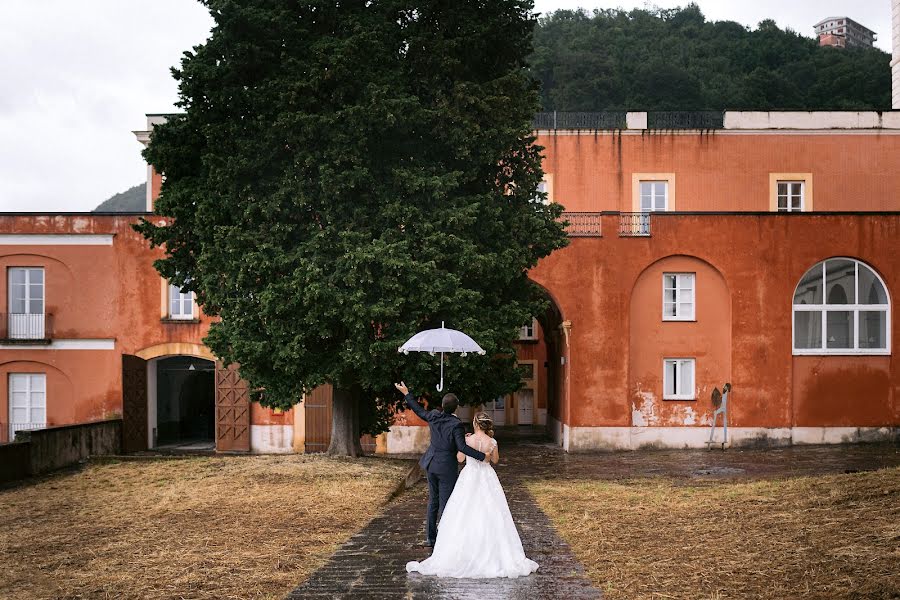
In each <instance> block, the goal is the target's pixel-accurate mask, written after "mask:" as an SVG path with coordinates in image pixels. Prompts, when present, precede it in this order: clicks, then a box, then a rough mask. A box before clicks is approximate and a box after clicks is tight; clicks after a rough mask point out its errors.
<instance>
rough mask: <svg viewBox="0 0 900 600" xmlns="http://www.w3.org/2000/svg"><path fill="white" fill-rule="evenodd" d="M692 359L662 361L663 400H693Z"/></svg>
mask: <svg viewBox="0 0 900 600" xmlns="http://www.w3.org/2000/svg"><path fill="white" fill-rule="evenodd" d="M694 398H695V395H694V359H693V358H667V359H665V360H664V361H663V400H694Z"/></svg>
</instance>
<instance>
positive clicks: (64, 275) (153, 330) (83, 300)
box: [0, 215, 209, 425]
mask: <svg viewBox="0 0 900 600" xmlns="http://www.w3.org/2000/svg"><path fill="white" fill-rule="evenodd" d="M136 221H137V217H136V216H131V215H122V216H94V215H84V216H27V215H16V216H11V215H2V216H0V233H16V234H27V233H41V234H111V235H113V236H114V237H113V243H112V245H111V246H109V245H23V246H11V245H3V246H0V269H2V277H0V298H2V302H3V303H4V306H5V305H6V301H7V300H6V299H7V290H6V286H7V276H6V268H7V267H10V266H42V267H44V269H45V280H46V287H45V305H46V311H47V312H48V313H52V314H53V321H54V326H53V338H54V339H60V338H63V339H71V340H83V339H86V338H88V339H101V340H114V344H115V349H114V350H70V349H66V350H62V349H61V350H51V349H40V348H38V347H34V346H31V347H28V346H22V347H16V348H13V349H0V422H5V421H6V420H7V418H6V417H8V398H9V394H8V389H7V386H8V373H10V372H46V373H47V387H48V390H47V417H48V422H49V423H50V424H53V425H64V424H70V423H79V422H84V421H90V420H96V419H102V418H107V417H110V416H117V415H120V414H121V410H122V374H121V370H122V359H121V356H122V354H137V353H139V352H142V351H144V352H150V353H151V354H154V355H155V356H159V355H165V354H169V353H171V354H180V353H184V350H185V349H186V348H187V349H190V348H202V347H201V346H200V345H201V344H202V341H201V340H202V338H203V336H205V335H206V331H207V329H208V327H209V319H208V318H206V317H204V316H200V317H199V319H198V322H196V323H189V322H184V323H168V322H164V320H163V319H161V316H162V315H161V313H162V310H163V296H162V280H161V278H160V277H159V275H158V274H157V273H156V271H155V270H154V269H153V264H152V263H153V260H154V259H155V258H156V257H157V256H159V252H158V251H151V250H150V249H149V248H148V246H147V243H146V241H145V240H144V239H143V238H142V237H141V236H140V235H139V234H138V233H136V232H135V231H134V230H132V229H131V224H132V223H134V222H136ZM3 312H5V309H4V310H3Z"/></svg>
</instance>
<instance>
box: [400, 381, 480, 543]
mask: <svg viewBox="0 0 900 600" xmlns="http://www.w3.org/2000/svg"><path fill="white" fill-rule="evenodd" d="M394 387H396V388H397V389H398V390H400V393H401V394H403V396H404V397H405V399H406V405H407V406H408V407H409V408H410V409H412V411H413V412H414V413H416V415H418V417H419V418H420V419H422V420H423V421H427V422H428V428H429V429H430V430H431V445H430V446H428V450H427V451H426V452H425V455H424V456H422V460H420V461H419V464H420V465H421V466H422V468H423V469H425V472H426V473H427V474H428V533H427V537H426V540H425V546H427V547H429V548H433V547H434V542H435V540H436V539H437V519H438V515H439V514H441V513H443V512H444V506H445V505H446V504H447V499H448V498H449V497H450V494H451V493H453V487H454V486H455V485H456V478H457V477H458V476H459V465H458V464H457V462H456V453H457V452H462V453H463V454H465V455H467V456H471V457H472V458H474V459H477V460H483V461H487V460H489V459H488V458H487V457H486V456H485V454H484V453H483V452H479V451H478V450H475V449H474V448H470V447H469V446H467V445H466V432H465V429H463V424H462V422H461V421H460V420H459V417H457V416H456V415H454V414H453V413H455V412H456V407H457V406H459V400H458V399H457V398H456V396H454V395H453V394H447V395H446V396H444V399H443V400H442V401H441V408H442V409H443V410H431V411H427V410H425V409H424V408H423V407H422V405H421V404H419V403H418V402H416V399H415V397H413V395H412V394H410V393H409V388H407V387H406V384H405V383H403V382H402V381H401V382H400V383H395V384H394Z"/></svg>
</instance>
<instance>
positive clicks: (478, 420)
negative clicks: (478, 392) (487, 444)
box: [474, 412, 494, 437]
mask: <svg viewBox="0 0 900 600" xmlns="http://www.w3.org/2000/svg"><path fill="white" fill-rule="evenodd" d="M474 423H475V427H477V428H478V429H480V430H482V431H483V432H485V433H486V434H488V435H489V436H491V437H494V422H493V421H492V420H491V418H490V417H489V416H488V414H487V413H486V412H480V413H477V414H476V415H475V419H474Z"/></svg>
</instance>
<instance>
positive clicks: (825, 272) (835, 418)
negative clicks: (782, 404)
mask: <svg viewBox="0 0 900 600" xmlns="http://www.w3.org/2000/svg"><path fill="white" fill-rule="evenodd" d="M805 268H806V270H805V272H804V273H803V275H802V276H801V277H799V278H798V279H797V285H796V287H795V288H794V291H793V297H792V299H791V301H792V313H793V314H792V316H791V330H792V335H791V352H792V355H793V356H792V368H791V378H792V381H791V394H792V399H793V402H792V410H793V415H792V419H793V425H794V426H795V427H799V428H811V430H812V431H816V430H818V429H819V428H827V427H882V426H892V425H893V424H894V423H895V422H896V409H895V407H894V405H895V401H894V400H892V397H893V396H894V395H895V394H893V392H892V362H891V358H892V357H891V354H892V352H893V348H892V347H891V340H892V336H893V330H892V328H893V327H894V325H893V324H892V319H891V317H892V314H891V313H892V308H893V306H892V303H891V293H890V292H891V290H890V289H889V287H888V285H887V281H886V280H885V278H884V276H883V275H882V273H880V272H878V270H877V269H876V268H875V266H874V265H873V264H871V263H869V262H866V261H863V260H861V259H858V258H853V257H847V256H833V257H830V258H826V259H825V260H822V261H819V262H816V263H815V264H811V265H808V266H805ZM807 435H809V434H807ZM822 435H824V434H822ZM813 439H814V440H815V441H819V440H820V438H813Z"/></svg>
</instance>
